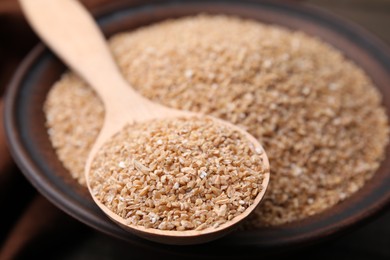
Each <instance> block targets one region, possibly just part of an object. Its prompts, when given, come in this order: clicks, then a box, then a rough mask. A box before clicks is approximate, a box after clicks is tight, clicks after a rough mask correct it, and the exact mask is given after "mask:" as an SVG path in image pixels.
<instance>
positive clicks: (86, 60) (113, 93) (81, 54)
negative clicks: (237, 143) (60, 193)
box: [20, 0, 269, 244]
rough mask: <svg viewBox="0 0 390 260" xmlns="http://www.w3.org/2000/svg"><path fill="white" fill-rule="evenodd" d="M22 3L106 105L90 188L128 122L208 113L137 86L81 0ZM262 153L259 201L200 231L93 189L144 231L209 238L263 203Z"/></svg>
mask: <svg viewBox="0 0 390 260" xmlns="http://www.w3.org/2000/svg"><path fill="white" fill-rule="evenodd" d="M20 3H21V4H22V8H23V11H24V13H25V15H26V16H27V19H28V21H29V22H30V24H31V25H32V27H33V28H34V29H35V31H36V32H37V34H38V35H39V36H40V37H41V38H42V39H43V40H44V41H45V43H46V44H47V45H48V46H49V47H50V48H51V49H52V50H53V51H54V52H55V53H56V54H57V55H58V56H59V57H60V58H61V59H62V60H63V61H64V62H65V63H66V64H67V65H68V66H69V67H71V68H72V69H73V70H74V71H75V72H77V73H78V74H79V75H80V76H81V77H82V78H84V80H85V81H86V82H88V83H89V84H90V86H91V87H92V88H93V89H94V90H95V91H96V92H97V94H98V95H99V96H100V98H101V100H102V102H103V104H104V106H105V110H106V114H105V119H104V124H103V128H102V130H101V131H100V133H99V136H98V138H97V140H96V142H95V144H94V145H93V148H92V150H91V152H90V154H89V156H88V159H87V162H86V167H85V174H86V175H85V176H86V180H87V184H88V189H89V191H90V192H91V186H90V179H89V177H90V174H89V173H90V168H91V164H92V162H93V159H94V158H95V155H96V153H97V152H98V151H99V149H101V147H102V145H103V144H105V143H106V141H107V140H109V139H110V138H111V137H112V136H113V135H114V134H116V133H118V132H119V131H121V130H122V129H123V128H124V127H125V126H126V125H128V124H134V123H140V122H145V121H149V120H155V119H157V120H161V119H162V120H163V119H168V118H176V117H180V118H183V117H184V118H188V119H190V118H193V117H194V116H195V117H200V118H202V117H205V116H204V115H201V114H195V113H191V112H186V111H181V110H176V109H171V108H167V107H164V106H161V105H158V104H155V103H153V102H151V101H149V100H147V99H146V98H144V97H142V96H141V95H140V94H138V93H137V92H136V91H134V90H133V89H132V88H131V87H130V86H129V84H128V83H127V82H126V81H125V80H124V79H123V77H122V75H121V74H120V72H119V70H118V68H117V66H116V64H115V62H114V60H113V58H112V56H111V54H110V52H109V50H108V47H107V44H106V42H105V40H104V37H103V35H102V33H101V32H100V30H99V29H98V27H97V25H96V24H95V22H94V20H93V18H92V17H91V16H90V15H89V13H88V12H87V11H86V10H85V9H84V8H83V7H82V6H81V4H80V3H78V2H77V1H75V0H67V1H52V0H20ZM69 17H71V19H69ZM207 117H209V116H207ZM209 118H210V117H209ZM212 120H213V121H214V122H215V123H217V124H223V125H225V126H227V127H228V128H230V129H232V130H236V131H238V132H240V133H241V134H242V135H243V136H245V137H246V139H247V140H248V141H249V142H250V143H251V145H253V148H254V149H261V151H264V149H263V148H262V147H261V145H260V144H259V142H258V141H257V140H256V139H255V138H254V137H253V136H251V135H250V134H249V133H247V132H246V131H244V130H243V129H241V128H239V127H237V126H234V125H233V124H231V123H228V122H225V121H223V120H220V119H216V118H212ZM259 158H260V160H261V162H262V164H263V166H264V169H267V170H266V172H265V173H264V176H263V181H262V184H261V185H262V189H261V190H260V192H259V193H258V194H257V196H256V198H255V199H254V201H253V203H252V204H251V205H250V206H249V207H248V208H246V209H245V210H244V211H243V212H242V213H241V214H240V215H238V216H236V217H235V218H233V219H232V220H229V221H227V222H226V223H224V224H222V225H220V226H219V227H217V228H214V227H208V228H206V229H203V230H200V231H198V230H187V231H166V230H159V229H152V228H145V227H143V226H136V225H129V224H126V222H125V220H124V219H123V218H122V217H120V216H118V215H117V214H115V213H114V212H112V211H111V210H110V209H108V208H107V207H106V206H105V205H104V204H102V203H101V202H100V201H99V200H98V199H97V198H96V197H95V196H94V195H92V194H93V193H92V192H91V195H92V198H93V200H94V201H95V203H96V204H97V205H98V206H99V207H100V208H101V209H102V211H103V212H104V213H105V214H106V215H107V216H108V217H109V218H111V219H112V220H113V221H114V222H115V223H117V224H118V225H119V226H121V227H122V228H124V229H126V230H128V231H130V232H132V233H135V234H137V235H139V236H141V237H144V238H146V239H149V240H152V241H156V242H161V243H166V244H197V243H204V242H208V241H211V240H214V239H216V238H219V237H221V236H223V235H225V234H227V233H228V232H229V231H231V230H232V229H234V227H236V226H237V224H238V223H240V222H241V221H242V220H244V219H245V218H246V217H247V216H248V215H249V214H250V213H251V212H252V211H253V210H254V209H255V208H256V206H257V205H258V204H259V203H260V201H261V199H262V198H263V196H264V194H265V191H266V188H267V186H268V182H269V171H268V169H269V162H268V158H267V155H266V153H265V152H263V153H261V154H260V155H259Z"/></svg>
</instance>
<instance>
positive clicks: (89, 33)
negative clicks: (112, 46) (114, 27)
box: [19, 0, 135, 103]
mask: <svg viewBox="0 0 390 260" xmlns="http://www.w3.org/2000/svg"><path fill="white" fill-rule="evenodd" d="M19 2H20V3H21V6H22V9H23V11H24V14H25V15H26V17H27V19H28V21H29V22H30V24H31V26H32V27H33V28H34V30H35V31H36V33H37V34H38V35H39V36H40V37H41V39H43V40H44V41H45V43H46V44H47V45H48V46H49V47H50V48H51V49H52V50H53V51H54V52H55V53H56V54H57V55H58V56H59V57H60V58H61V59H62V60H63V61H64V62H65V63H66V64H67V65H68V66H69V67H71V68H72V69H73V70H74V71H75V72H77V73H78V74H79V75H80V76H81V77H82V78H84V80H86V81H87V82H88V83H89V84H90V85H91V87H93V88H94V89H95V91H96V92H97V93H98V95H99V96H100V97H101V98H102V100H103V102H104V103H107V102H110V101H108V100H106V99H107V98H109V97H112V95H113V93H121V89H118V88H120V87H125V88H126V90H127V92H128V91H129V87H128V83H126V82H125V80H124V79H123V77H122V75H121V74H120V72H119V69H118V67H117V65H116V63H115V62H114V60H113V57H112V55H111V53H110V50H109V49H108V47H107V44H106V41H105V38H104V36H103V34H102V32H101V31H100V29H99V28H98V26H97V25H96V22H95V21H94V19H93V17H92V16H91V15H90V14H89V13H88V11H87V10H86V9H85V8H84V7H83V6H82V5H81V4H80V3H79V2H78V1H76V0H55V1H53V0H19ZM112 87H115V90H113V89H112ZM134 92H135V91H134Z"/></svg>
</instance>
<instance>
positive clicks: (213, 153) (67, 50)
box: [20, 0, 269, 244]
mask: <svg viewBox="0 0 390 260" xmlns="http://www.w3.org/2000/svg"><path fill="white" fill-rule="evenodd" d="M20 3H21V5H22V8H23V11H24V13H25V15H26V17H27V18H28V21H29V22H30V24H31V26H32V27H33V28H34V29H35V31H36V32H37V34H38V35H39V36H40V37H41V38H42V40H43V41H44V42H45V43H46V44H47V45H48V46H49V47H50V48H51V49H52V50H53V51H54V52H55V53H56V54H57V55H58V56H59V57H60V58H61V59H62V60H63V61H64V62H65V63H66V64H67V65H68V66H69V67H70V68H72V69H73V70H74V71H75V72H77V73H78V74H79V75H80V76H81V77H82V78H83V79H84V80H85V81H86V82H87V83H89V84H90V85H91V86H92V87H93V89H94V90H95V91H96V93H97V94H98V95H99V97H100V99H101V100H102V102H103V104H104V107H105V111H106V113H105V119H104V125H103V128H102V130H101V131H100V133H99V136H98V138H97V140H96V142H95V144H94V146H93V148H92V151H91V152H90V154H89V157H88V159H87V163H86V166H85V176H86V181H87V184H88V189H89V191H90V193H91V195H92V198H93V200H94V202H95V203H96V204H97V205H98V206H99V207H100V208H101V209H102V211H103V212H104V213H105V214H106V215H107V216H108V217H109V218H111V219H112V220H113V221H114V222H115V223H117V224H118V225H120V226H121V227H122V228H124V229H125V230H128V231H130V232H132V233H134V234H137V235H139V236H141V237H144V238H147V239H149V240H153V241H156V242H161V243H166V244H196V243H204V242H207V241H211V240H214V239H216V238H219V237H221V236H223V235H225V234H227V233H228V232H229V231H231V230H233V229H234V228H235V227H237V225H238V224H239V223H240V222H241V221H242V220H244V219H245V218H246V217H247V216H248V215H249V214H250V213H251V212H252V211H253V210H254V209H255V208H256V206H257V205H258V204H259V203H260V201H261V199H262V198H263V196H264V194H265V190H266V188H267V185H268V182H269V162H268V158H267V155H266V153H265V151H264V150H263V148H262V146H261V145H260V144H259V142H258V141H257V140H256V139H255V138H254V137H252V136H251V135H250V134H248V133H247V132H246V131H244V130H243V129H241V128H239V127H237V126H235V125H233V124H231V123H228V122H225V121H222V120H220V119H216V118H213V117H210V116H205V115H201V114H196V113H191V112H187V111H181V110H176V109H171V108H168V107H164V106H162V105H159V104H156V103H153V102H151V101H150V100H148V99H146V98H144V97H142V96H141V95H140V94H138V93H137V92H136V91H135V90H134V89H133V88H132V87H131V86H130V85H129V83H128V82H127V81H126V80H125V79H124V78H123V77H122V75H121V73H120V71H119V69H118V68H117V65H116V63H115V61H114V60H113V58H112V56H111V54H110V51H109V50H108V47H107V44H106V41H105V39H104V37H103V34H102V33H101V32H100V30H99V28H98V26H97V25H96V24H95V22H94V20H93V18H92V17H91V15H90V14H89V13H88V12H87V11H86V10H85V9H84V8H83V7H82V5H81V4H80V3H79V2H78V1H76V0H62V1H52V0H20ZM151 62H153V61H151Z"/></svg>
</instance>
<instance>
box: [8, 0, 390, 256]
mask: <svg viewBox="0 0 390 260" xmlns="http://www.w3.org/2000/svg"><path fill="white" fill-rule="evenodd" d="M132 2H134V1H132ZM186 2H187V4H186V5H182V4H179V3H178V2H177V1H171V2H168V1H164V3H163V4H157V5H152V4H149V5H146V6H145V5H144V6H142V7H140V8H134V9H132V8H130V9H129V8H128V5H123V6H121V8H120V9H118V10H120V11H117V12H115V13H110V12H109V13H110V14H109V15H106V16H103V17H102V18H101V19H100V22H101V24H102V25H103V28H104V29H105V31H106V33H107V34H108V35H110V34H112V33H115V32H118V31H123V30H129V29H132V28H135V27H138V26H140V25H145V24H149V23H151V22H155V21H159V20H162V19H165V18H168V17H179V16H183V15H188V14H195V13H199V12H204V11H206V10H207V12H209V13H227V14H239V15H240V16H243V17H249V18H254V19H259V20H260V21H264V22H270V23H277V24H281V25H284V26H287V27H290V28H293V29H300V30H303V31H306V32H308V33H310V34H313V35H317V36H320V37H321V38H323V39H324V40H326V41H327V42H329V43H331V44H333V45H334V46H336V47H337V48H339V49H341V50H342V51H343V52H344V53H345V55H346V56H348V57H350V58H351V59H353V60H354V61H355V62H356V63H358V64H359V65H361V66H362V67H363V68H364V69H365V70H366V71H367V73H368V74H369V75H370V76H371V77H372V78H373V80H374V81H375V82H376V84H377V85H378V87H379V89H380V91H381V92H382V94H383V96H384V97H385V98H384V103H385V106H386V107H387V108H388V111H389V110H390V88H389V87H388V82H390V75H389V74H388V73H387V71H389V70H390V56H389V53H388V52H387V49H386V47H385V45H382V44H381V43H380V42H379V41H377V40H376V38H375V37H372V36H371V35H370V34H366V33H365V31H363V30H361V29H359V28H357V27H354V26H353V25H351V24H349V23H347V22H344V21H342V20H339V19H338V18H336V17H333V16H331V15H328V14H326V13H323V12H320V11H317V10H315V9H305V8H302V7H300V6H296V5H283V4H277V3H273V2H261V3H257V2H255V1H241V2H240V3H238V2H237V1H207V3H206V2H203V3H201V1H198V2H197V3H196V2H192V3H188V2H189V1H186ZM63 70H64V67H63V66H62V65H61V63H59V62H58V61H57V60H56V59H54V58H53V56H52V55H51V54H50V53H49V52H48V51H46V50H43V49H42V47H38V48H37V49H35V51H34V52H33V53H32V54H31V55H30V56H29V57H28V58H27V61H26V62H25V63H24V64H23V65H22V68H21V70H19V71H18V73H17V74H16V76H15V77H14V81H13V82H12V84H11V86H10V88H9V92H8V96H7V100H6V101H7V103H6V106H7V109H6V121H5V122H6V129H7V132H8V137H9V139H10V141H11V151H12V153H13V155H14V158H15V159H16V162H17V163H18V165H19V166H20V168H21V169H22V171H23V172H24V173H25V175H26V176H27V177H28V178H29V180H30V181H31V182H32V183H33V185H34V186H35V187H36V188H38V190H40V191H41V193H42V194H43V195H45V196H46V197H47V198H48V199H49V200H51V201H52V202H53V203H54V204H56V205H57V206H58V207H60V208H62V209H63V210H64V211H66V212H67V213H68V214H70V215H72V216H74V217H76V218H78V219H79V220H81V221H83V222H85V223H86V224H88V225H91V226H93V227H95V228H97V229H99V230H101V231H104V232H106V233H109V234H112V235H114V236H118V237H121V238H122V239H125V240H127V241H129V242H131V243H132V244H135V245H138V246H141V245H142V246H145V247H147V248H153V249H155V250H157V249H158V250H160V251H163V252H167V251H168V250H169V247H167V246H161V245H157V244H153V243H149V242H145V241H144V240H141V239H139V238H136V237H134V236H133V235H130V234H128V233H126V232H124V231H123V230H121V229H120V228H118V227H117V226H116V225H114V224H113V223H112V222H111V221H109V220H108V219H107V218H106V217H105V216H104V215H103V214H102V213H101V212H100V210H99V209H98V208H97V207H96V206H95V205H94V204H93V203H92V201H91V199H90V198H89V196H88V195H87V193H86V192H85V190H84V189H82V188H81V187H80V186H79V185H77V183H76V182H75V181H74V180H72V179H71V178H70V177H69V174H68V173H67V172H66V170H65V169H64V168H63V167H62V165H61V163H60V162H59V161H58V159H57V158H56V156H55V154H54V151H53V149H52V148H51V145H50V143H49V140H48V137H47V135H46V131H45V127H44V116H43V112H42V104H43V101H44V99H45V96H46V93H47V91H48V90H49V88H50V86H51V85H52V83H53V82H54V81H55V80H57V79H58V78H59V75H60V73H61V72H62V71H63ZM389 114H390V113H389ZM388 150H389V149H388ZM388 152H389V151H388ZM389 167H390V158H389V159H388V160H386V161H385V162H384V163H383V165H382V167H381V169H380V170H379V171H378V173H377V174H376V175H375V177H374V178H373V180H371V181H370V182H369V183H368V184H367V185H366V186H365V188H364V190H362V191H360V192H358V193H356V194H355V195H354V196H352V197H351V198H350V199H348V200H346V201H345V202H343V203H341V204H339V205H337V206H336V207H333V208H332V209H331V210H328V211H326V212H324V213H323V214H319V215H317V216H315V217H312V218H310V219H307V220H305V221H301V222H296V223H294V224H292V225H285V226H282V227H278V228H265V229H258V230H253V231H245V232H237V233H235V234H233V235H230V236H228V237H226V238H224V239H222V240H218V241H217V242H215V243H212V244H207V245H203V246H196V247H186V248H183V247H180V248H175V250H176V251H177V252H181V253H182V254H185V255H186V254H189V253H190V254H192V255H194V254H196V255H209V254H210V253H211V250H212V249H219V250H221V249H222V248H223V249H224V250H223V252H222V254H223V255H225V256H229V255H237V254H241V253H240V251H239V250H245V251H246V252H247V253H251V254H252V253H254V252H256V251H258V250H263V251H264V250H267V252H269V253H272V252H274V251H275V248H278V250H279V248H281V249H289V248H290V247H294V246H302V245H306V244H312V243H314V242H317V241H320V240H323V239H325V238H328V237H330V236H331V235H336V234H339V233H341V232H343V231H345V230H346V229H347V228H350V227H352V226H354V225H355V223H357V222H360V221H362V220H364V219H367V218H368V217H370V216H371V215H373V214H374V213H376V212H377V211H378V210H380V209H381V208H382V207H383V206H384V205H385V204H387V203H388V202H389V199H390V191H389V189H388V187H389V186H390V176H389V173H388V168H389ZM227 246H228V247H227ZM222 254H221V251H220V253H219V255H222Z"/></svg>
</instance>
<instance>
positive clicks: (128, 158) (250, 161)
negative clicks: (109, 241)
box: [89, 117, 269, 230]
mask: <svg viewBox="0 0 390 260" xmlns="http://www.w3.org/2000/svg"><path fill="white" fill-rule="evenodd" d="M216 143H217V144H216ZM251 145H252V144H251V143H250V142H249V140H248V139H247V138H246V137H245V136H244V135H243V134H241V133H239V132H237V131H235V130H231V129H230V128H229V127H227V126H225V125H222V124H220V123H217V122H216V121H215V120H212V119H210V118H195V117H193V118H174V119H164V120H153V121H149V122H143V123H138V124H135V125H129V126H127V127H125V129H123V130H121V131H120V132H119V133H118V134H116V135H115V136H114V137H113V138H111V139H110V140H109V141H107V143H106V144H105V145H104V146H103V147H102V148H101V149H100V151H99V152H98V153H97V155H96V157H95V158H94V160H93V163H92V166H91V172H90V176H89V182H90V186H91V189H92V193H93V195H94V196H95V197H96V198H97V199H98V200H99V201H100V202H101V203H103V204H104V205H105V206H106V207H108V208H109V209H110V210H111V211H112V212H114V213H115V214H117V215H118V216H120V217H122V218H123V219H124V220H125V221H126V223H128V224H130V225H136V226H144V227H147V228H155V229H162V230H192V229H197V230H201V229H204V228H207V227H215V228H216V227H218V226H219V225H221V224H223V223H225V222H227V221H228V220H231V219H234V218H235V217H236V216H238V215H240V214H241V213H242V212H243V211H244V210H245V209H246V208H248V207H249V206H250V205H251V204H252V203H253V201H254V199H255V198H256V196H257V195H258V194H259V192H260V191H261V190H263V189H264V188H265V187H263V185H262V183H263V178H264V174H265V173H267V174H268V171H269V170H268V168H267V167H266V166H264V164H263V161H262V158H261V157H260V156H259V155H258V153H257V152H256V151H255V149H254V148H251ZM252 147H253V145H252ZM233 162H234V163H233ZM217 179H219V181H218V182H217V181H216V180H217ZM221 179H222V180H221ZM203 224H206V225H203Z"/></svg>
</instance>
